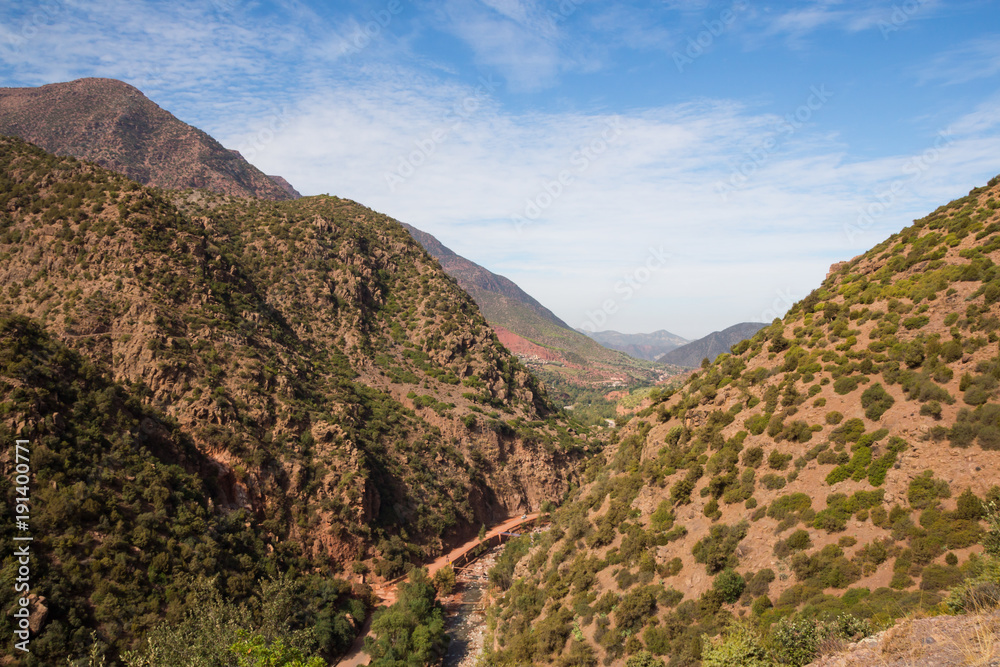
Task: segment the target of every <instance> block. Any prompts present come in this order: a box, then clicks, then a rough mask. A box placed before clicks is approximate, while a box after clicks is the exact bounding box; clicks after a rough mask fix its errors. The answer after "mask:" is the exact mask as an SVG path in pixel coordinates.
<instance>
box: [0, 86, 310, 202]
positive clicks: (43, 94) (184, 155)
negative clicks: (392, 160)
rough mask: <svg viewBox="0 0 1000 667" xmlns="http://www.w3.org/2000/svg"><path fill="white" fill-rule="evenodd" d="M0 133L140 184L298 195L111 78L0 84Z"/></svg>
mask: <svg viewBox="0 0 1000 667" xmlns="http://www.w3.org/2000/svg"><path fill="white" fill-rule="evenodd" d="M0 134H4V135H9V136H14V137H20V138H21V139H24V140H25V141H30V142H31V143H33V144H35V145H37V146H40V147H41V148H44V149H45V150H47V151H49V152H50V153H55V154H57V155H71V156H73V157H76V158H80V159H83V160H89V161H91V162H96V163H97V164H99V165H101V166H102V167H105V168H107V169H111V170H113V171H117V172H118V173H121V174H124V175H126V176H128V177H129V178H131V179H133V180H136V181H139V182H140V183H145V184H147V185H155V186H158V187H163V188H170V189H183V188H205V189H207V190H212V191H213V192H218V193H220V194H229V195H235V196H238V197H260V198H262V199H275V200H281V199H294V198H295V197H296V196H297V195H298V193H297V192H295V189H294V188H292V187H291V186H290V185H288V183H287V182H285V181H284V179H281V182H280V183H279V182H275V180H274V179H272V178H271V177H268V176H267V175H265V174H264V173H263V172H261V171H260V170H259V169H257V168H256V167H254V166H253V165H251V164H250V163H249V162H247V161H246V160H245V159H243V156H241V155H240V154H239V152H237V151H234V150H229V149H226V148H224V147H223V146H222V144H220V143H219V142H218V141H216V140H215V139H213V138H212V137H210V136H209V135H207V134H206V133H204V132H202V131H201V130H199V129H197V128H195V127H192V126H190V125H188V124H187V123H184V122H182V121H180V120H178V119H177V118H176V117H175V116H174V115H173V114H171V113H170V112H168V111H165V110H164V109H161V108H160V107H159V106H157V105H156V104H155V103H154V102H152V101H151V100H150V99H149V98H147V97H146V96H145V95H143V94H142V92H141V91H139V90H138V89H137V88H134V87H133V86H130V85H129V84H127V83H124V82H122V81H117V80H115V79H96V78H89V79H78V80H76V81H70V82H68V83H53V84H49V85H47V86H40V87H38V88H0Z"/></svg>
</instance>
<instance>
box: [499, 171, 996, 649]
mask: <svg viewBox="0 0 1000 667" xmlns="http://www.w3.org/2000/svg"><path fill="white" fill-rule="evenodd" d="M998 208H1000V177H998V178H996V179H993V180H992V181H990V183H989V185H988V186H987V187H982V188H977V189H975V190H973V191H972V192H971V193H970V194H969V196H967V197H964V198H962V199H959V200H956V201H954V202H952V203H950V204H948V205H947V206H943V207H941V208H940V209H938V210H937V211H935V212H934V213H932V214H931V215H930V216H928V217H926V218H924V219H922V220H919V221H917V222H916V223H914V224H913V225H912V226H911V227H908V228H906V229H904V230H903V231H902V232H900V233H898V234H895V235H893V236H892V237H891V238H889V239H888V240H886V241H885V242H883V243H881V244H879V245H878V246H876V247H875V248H873V249H872V250H871V251H869V252H868V253H865V254H864V255H862V256H860V257H857V258H855V259H853V260H851V261H850V262H845V263H843V264H841V265H839V266H837V267H836V269H835V271H833V272H832V273H831V275H830V276H829V277H828V278H827V279H826V280H825V281H824V282H823V284H822V286H821V287H820V288H819V289H817V290H816V291H814V292H813V293H812V294H810V295H809V296H808V297H807V298H806V299H804V300H803V301H801V302H800V303H798V304H796V305H795V306H794V307H793V308H792V309H791V310H790V311H789V313H788V314H787V315H786V316H785V317H784V319H783V320H782V321H778V322H776V323H774V324H772V325H770V326H768V327H766V328H765V329H763V330H761V331H760V332H758V333H757V334H756V335H755V336H754V337H753V338H752V339H751V340H748V341H744V342H743V343H741V344H739V345H737V346H736V347H735V348H734V350H733V353H732V354H723V355H721V356H720V357H719V358H718V359H716V360H715V362H714V363H712V364H711V365H710V366H709V367H707V368H705V369H701V370H699V371H698V372H697V373H695V374H694V375H693V376H692V378H691V380H690V381H689V382H688V383H687V384H686V385H685V386H684V387H683V388H682V389H680V390H679V391H676V392H672V393H671V392H666V393H664V394H662V395H659V396H654V397H653V398H654V401H653V404H652V405H651V406H650V407H649V408H647V409H646V410H645V411H643V412H641V413H639V415H637V416H636V417H634V418H633V419H632V420H631V421H630V422H629V423H628V424H627V425H626V426H625V427H624V428H623V429H621V431H620V434H619V441H618V443H617V446H616V447H614V448H611V449H610V450H607V451H606V452H605V457H604V461H603V462H597V461H595V462H593V463H591V464H590V465H589V466H588V469H587V475H586V483H585V484H584V486H583V487H582V488H581V489H580V490H579V491H578V492H577V493H575V494H574V495H573V497H572V500H571V502H569V503H567V504H566V505H564V506H563V507H562V508H561V509H560V510H559V512H558V513H557V514H556V521H555V527H554V529H553V530H551V531H550V532H549V533H548V534H547V535H546V536H545V537H544V538H542V539H541V540H536V541H535V542H534V546H529V545H528V544H526V543H525V544H523V545H521V546H520V547H519V549H520V551H514V552H513V553H512V555H510V556H509V557H508V559H509V562H508V563H507V565H506V567H505V568H503V569H502V570H501V571H500V572H498V573H497V574H496V576H495V579H496V581H497V583H499V584H501V586H510V588H509V590H508V591H507V592H506V593H505V594H504V595H503V596H502V598H500V600H499V601H498V604H497V607H496V612H495V614H494V616H493V619H492V621H491V623H492V628H493V639H494V641H495V643H494V644H493V651H494V652H493V654H492V656H491V658H490V660H491V664H496V665H525V664H546V663H547V662H548V661H550V660H555V661H556V663H557V664H564V665H578V664H597V663H598V662H600V663H601V664H605V665H624V664H626V660H627V659H628V658H629V657H630V656H632V657H634V658H635V662H636V664H644V665H645V664H662V662H664V661H667V662H669V665H671V666H674V665H696V664H699V661H700V658H701V656H702V654H703V651H706V652H707V651H708V650H709V649H712V650H713V651H714V650H716V648H718V646H716V645H712V646H707V645H706V644H705V641H704V637H705V636H711V635H715V634H717V633H719V632H720V631H721V630H722V629H723V628H725V627H727V626H728V625H729V623H730V621H731V620H732V619H733V618H734V617H738V616H742V617H743V618H744V619H745V620H746V621H749V622H751V623H753V624H755V625H757V626H759V627H761V628H763V631H765V632H766V631H768V630H767V629H768V628H771V631H772V632H777V633H778V637H779V640H777V641H776V645H778V646H785V647H788V646H791V645H793V644H794V643H795V642H796V641H799V640H801V638H802V637H803V632H804V630H803V628H808V627H812V626H811V625H809V624H810V623H812V621H811V620H810V619H814V618H819V619H823V618H826V619H833V620H831V621H830V622H832V623H835V624H839V626H838V627H841V628H842V630H843V632H845V633H847V634H851V632H853V631H854V630H860V629H861V628H862V626H863V625H864V623H865V622H871V623H873V624H879V623H889V622H891V620H892V619H893V618H896V617H899V616H902V615H905V614H908V613H919V612H920V611H921V610H925V609H929V608H933V607H935V605H937V604H938V603H939V602H940V601H941V600H942V597H943V592H944V591H946V590H947V589H948V588H949V587H951V586H954V585H956V584H957V583H959V582H961V581H962V580H963V578H965V577H966V576H967V575H969V574H970V573H975V572H977V571H978V569H979V567H980V566H979V559H977V556H976V554H978V553H980V552H981V551H982V547H981V546H979V542H980V540H981V536H982V530H983V529H982V525H981V523H980V518H981V517H982V516H983V513H984V506H985V504H987V503H988V502H989V501H1000V476H998V474H997V471H998V470H1000V401H998V399H997V391H998V387H1000V354H998V349H1000V348H998V343H1000V268H998V265H997V263H998V262H1000V211H998ZM515 562H516V563H517V565H516V567H515V566H514V564H513V563H515ZM790 614H795V615H797V616H798V618H801V619H803V621H802V623H803V624H804V625H795V624H794V623H792V624H785V623H784V622H779V619H780V618H783V617H785V616H788V615H790ZM837 614H850V615H852V616H853V617H856V618H857V619H861V620H858V621H857V622H856V623H855V622H854V621H852V622H851V623H845V622H842V621H837V620H835V619H836V618H837ZM737 639H739V638H738V637H737ZM727 646H728V648H732V645H731V644H729V645H727ZM713 647H715V648H713ZM719 650H722V649H719ZM727 650H728V649H727ZM715 655H716V656H717V655H718V653H716V654H715ZM659 656H663V657H662V658H661V657H659ZM789 659H791V658H789ZM657 661H661V662H657ZM723 662H724V661H723ZM630 664H631V663H630ZM713 664H723V663H719V662H716V663H713ZM753 664H771V663H766V662H763V663H757V662H754V663H753ZM789 664H802V663H801V662H794V661H793V662H792V663H789Z"/></svg>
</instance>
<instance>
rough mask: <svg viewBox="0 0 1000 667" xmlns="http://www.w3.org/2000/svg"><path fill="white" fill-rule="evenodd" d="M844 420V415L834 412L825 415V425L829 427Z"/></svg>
mask: <svg viewBox="0 0 1000 667" xmlns="http://www.w3.org/2000/svg"><path fill="white" fill-rule="evenodd" d="M843 420H844V415H842V414H841V413H839V412H837V411H836V410H834V411H833V412H827V413H826V423H827V424H830V425H831V426H836V425H837V424H839V423H840V422H842V421H843Z"/></svg>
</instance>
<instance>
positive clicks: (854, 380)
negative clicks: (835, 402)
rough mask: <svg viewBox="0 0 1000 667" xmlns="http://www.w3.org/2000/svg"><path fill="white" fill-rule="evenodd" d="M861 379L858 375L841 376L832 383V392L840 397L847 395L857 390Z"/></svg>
mask: <svg viewBox="0 0 1000 667" xmlns="http://www.w3.org/2000/svg"><path fill="white" fill-rule="evenodd" d="M861 377H862V376H858V375H844V376H841V377H839V378H837V379H836V380H835V381H834V383H833V390H834V391H835V392H837V393H838V394H840V395H841V396H843V395H846V394H849V393H851V392H852V391H854V390H855V389H857V388H858V384H860V382H861ZM865 379H867V378H865Z"/></svg>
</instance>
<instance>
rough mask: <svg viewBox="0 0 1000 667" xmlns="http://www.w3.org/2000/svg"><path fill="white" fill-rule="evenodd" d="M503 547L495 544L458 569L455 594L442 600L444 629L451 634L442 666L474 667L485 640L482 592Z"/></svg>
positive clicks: (487, 583) (483, 592)
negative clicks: (444, 610)
mask: <svg viewBox="0 0 1000 667" xmlns="http://www.w3.org/2000/svg"><path fill="white" fill-rule="evenodd" d="M502 550H503V547H494V548H492V549H490V550H489V551H487V552H486V553H485V554H483V555H482V556H481V557H479V558H477V559H476V560H475V561H474V562H473V563H472V564H471V565H470V566H468V568H464V569H462V570H460V571H459V572H457V573H456V574H457V577H456V580H457V585H456V588H455V593H454V594H452V595H451V596H449V597H448V599H447V600H446V601H445V609H446V610H447V612H448V624H447V626H446V630H447V632H448V636H449V637H451V643H450V644H449V645H448V652H447V653H446V654H445V657H444V662H443V663H442V664H443V667H475V665H476V662H477V661H478V660H479V658H480V656H481V655H482V653H483V647H484V643H485V641H486V610H485V609H484V608H483V606H482V599H483V595H484V594H485V592H486V588H487V586H488V585H489V576H488V573H489V571H490V568H492V567H493V565H495V564H496V559H497V556H498V555H499V554H500V552H501V551H502Z"/></svg>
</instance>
